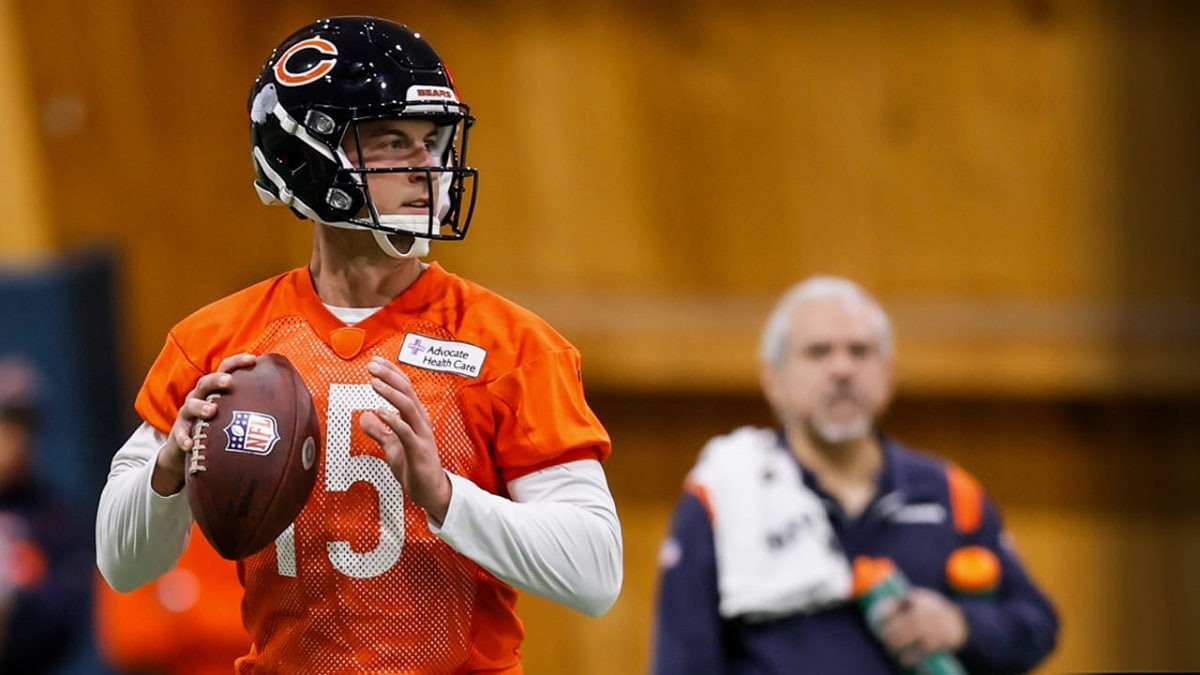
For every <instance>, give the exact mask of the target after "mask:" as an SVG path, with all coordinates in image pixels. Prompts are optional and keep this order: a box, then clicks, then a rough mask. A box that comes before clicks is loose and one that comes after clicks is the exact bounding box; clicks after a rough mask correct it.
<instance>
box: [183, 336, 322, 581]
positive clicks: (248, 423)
mask: <svg viewBox="0 0 1200 675" xmlns="http://www.w3.org/2000/svg"><path fill="white" fill-rule="evenodd" d="M231 378H232V379H231V382H230V384H229V387H228V388H227V389H224V390H221V391H220V392H214V393H213V394H210V395H209V397H208V399H209V400H210V401H213V402H214V403H216V405H217V414H216V416H214V417H213V418H212V419H210V420H206V421H201V422H198V423H197V424H196V426H195V428H194V429H193V434H192V436H193V439H194V440H195V441H196V442H195V445H194V447H193V449H192V450H191V451H190V452H189V457H188V459H187V463H186V465H185V467H186V474H185V476H186V478H185V480H186V483H187V496H188V503H189V504H190V505H191V507H192V516H193V517H194V518H195V519H196V524H197V525H199V526H200V531H201V532H203V533H204V536H205V537H207V538H208V541H209V542H210V543H211V544H212V545H213V548H215V549H216V550H217V553H219V554H221V556H222V557H224V558H227V559H229V560H240V559H242V558H245V557H246V556H248V555H251V554H253V553H257V552H258V551H261V550H262V549H264V548H266V546H267V545H268V544H270V543H271V542H272V541H274V540H275V538H276V537H278V536H279V534H280V533H281V532H283V531H284V530H286V529H287V527H288V526H289V525H291V524H292V521H294V520H295V519H296V516H298V515H299V514H300V511H301V509H303V508H304V504H305V502H307V501H308V496H309V494H310V493H311V492H312V489H313V485H314V484H315V483H316V480H317V465H318V463H319V462H318V460H319V455H320V452H321V442H320V436H321V430H320V423H319V422H318V420H317V410H316V408H315V407H314V406H313V401H312V396H311V395H310V394H309V392H308V387H306V386H305V385H304V380H303V379H301V377H300V374H299V373H298V372H296V369H295V367H293V366H292V364H291V362H290V361H288V360H287V358H286V357H284V356H282V355H280V354H263V355H261V356H259V357H258V360H257V361H256V363H255V364H254V366H252V367H250V368H243V369H239V370H235V371H233V373H232V374H231Z"/></svg>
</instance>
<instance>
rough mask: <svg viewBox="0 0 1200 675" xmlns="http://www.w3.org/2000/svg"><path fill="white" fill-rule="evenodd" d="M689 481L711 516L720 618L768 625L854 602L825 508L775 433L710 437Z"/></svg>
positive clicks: (748, 431) (745, 432)
mask: <svg viewBox="0 0 1200 675" xmlns="http://www.w3.org/2000/svg"><path fill="white" fill-rule="evenodd" d="M688 481H689V482H690V483H692V484H694V485H697V486H699V487H701V488H702V489H703V492H704V496H705V499H706V500H707V502H708V505H709V508H710V509H711V511H712V517H713V537H714V540H715V544H716V556H717V579H718V589H719V591H720V595H721V604H720V612H721V616H724V617H726V618H732V617H739V616H740V617H743V618H747V619H749V620H756V621H757V620H766V619H772V618H777V617H781V616H785V615H789V614H795V613H801V612H811V611H815V610H818V609H822V608H825V607H828V606H830V605H833V604H837V603H840V602H844V601H846V600H848V599H849V598H850V584H851V575H850V565H849V563H847V561H846V557H845V555H844V554H843V553H842V550H841V547H840V546H839V545H838V544H837V539H836V537H835V535H834V533H833V528H832V526H831V525H830V524H829V518H828V516H827V515H826V513H825V508H824V506H823V505H822V504H821V500H820V498H818V497H817V496H816V495H815V494H813V492H812V490H809V489H808V487H807V486H805V484H804V480H803V479H802V477H801V475H800V469H799V467H798V466H797V465H796V460H795V459H794V458H793V457H792V455H791V453H790V452H789V451H787V450H786V449H785V448H781V447H780V446H779V439H778V436H777V435H776V432H774V431H772V430H770V429H758V428H752V427H741V428H739V429H736V430H734V431H733V432H732V433H729V434H727V435H724V436H718V437H716V438H713V439H712V440H710V441H709V442H708V443H707V444H706V445H705V446H704V449H703V450H702V451H701V453H700V457H699V459H698V461H697V462H696V466H695V467H694V468H693V469H692V471H691V472H690V473H689V474H688Z"/></svg>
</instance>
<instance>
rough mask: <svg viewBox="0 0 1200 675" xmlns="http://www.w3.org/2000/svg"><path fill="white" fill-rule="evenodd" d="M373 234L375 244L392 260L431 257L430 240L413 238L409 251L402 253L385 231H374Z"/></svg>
mask: <svg viewBox="0 0 1200 675" xmlns="http://www.w3.org/2000/svg"><path fill="white" fill-rule="evenodd" d="M371 234H373V235H375V243H376V244H377V245H378V246H379V248H380V249H381V250H382V251H383V252H384V253H386V254H387V255H388V256H390V257H392V258H397V259H400V260H403V259H406V258H424V257H425V256H427V255H429V240H428V239H424V238H422V237H413V238H412V243H411V244H409V246H408V250H407V251H401V250H400V249H398V248H396V245H395V244H393V243H392V240H391V237H390V235H388V233H387V232H384V231H383V230H372V231H371Z"/></svg>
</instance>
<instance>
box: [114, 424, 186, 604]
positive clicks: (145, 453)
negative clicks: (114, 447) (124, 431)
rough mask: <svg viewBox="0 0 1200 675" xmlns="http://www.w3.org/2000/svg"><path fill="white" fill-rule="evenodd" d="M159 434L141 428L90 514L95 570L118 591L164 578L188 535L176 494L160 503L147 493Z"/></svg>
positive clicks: (117, 459) (117, 461)
mask: <svg viewBox="0 0 1200 675" xmlns="http://www.w3.org/2000/svg"><path fill="white" fill-rule="evenodd" d="M161 442H165V438H162V435H161V434H158V433H157V432H154V431H153V429H151V428H150V427H148V426H147V425H143V426H142V428H139V429H138V431H136V432H134V434H133V436H131V437H130V438H129V440H128V441H126V443H125V445H124V446H122V448H121V449H120V450H119V451H118V452H117V454H116V456H115V457H114V458H113V462H112V469H111V471H110V472H109V476H108V482H107V483H106V484H105V486H104V490H103V492H101V494H100V503H99V505H98V507H97V510H96V566H97V567H98V568H99V569H100V573H101V574H102V575H103V576H104V578H105V580H106V581H107V582H108V583H109V585H110V586H112V587H113V588H114V589H116V590H118V591H131V590H133V589H135V588H137V587H139V586H142V585H143V584H146V583H148V582H150V581H153V580H154V579H156V578H158V577H159V576H160V575H162V574H164V573H165V572H167V571H168V570H170V569H171V568H172V567H174V565H175V563H176V562H177V561H178V560H179V556H180V555H182V553H183V550H184V548H185V547H186V546H187V540H188V535H189V534H190V532H191V525H192V519H191V511H190V510H189V508H188V504H187V499H186V498H185V497H184V496H183V495H182V494H176V495H173V496H170V497H163V496H161V495H158V494H156V493H155V492H154V490H153V489H152V488H151V485H150V481H151V474H152V472H153V470H154V457H155V455H156V454H157V450H158V444H161Z"/></svg>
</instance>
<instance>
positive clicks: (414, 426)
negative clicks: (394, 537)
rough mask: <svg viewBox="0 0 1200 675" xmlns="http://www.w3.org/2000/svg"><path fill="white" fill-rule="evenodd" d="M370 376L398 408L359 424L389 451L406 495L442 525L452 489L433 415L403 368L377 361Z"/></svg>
mask: <svg viewBox="0 0 1200 675" xmlns="http://www.w3.org/2000/svg"><path fill="white" fill-rule="evenodd" d="M367 372H369V373H370V374H371V387H372V388H373V389H374V390H375V392H376V393H378V394H379V395H380V396H381V397H383V400H385V401H387V402H388V403H390V404H392V406H394V408H395V409H394V410H393V409H388V408H382V409H379V410H373V411H372V410H369V411H366V412H364V413H363V414H362V416H361V417H360V418H359V426H361V427H362V430H363V431H364V432H366V434H367V435H368V436H370V437H371V438H372V439H373V440H374V441H375V442H376V443H378V444H379V446H380V447H381V448H383V452H384V454H385V455H386V456H387V461H388V465H389V466H390V467H391V469H392V475H394V476H395V477H396V480H398V481H400V485H401V486H402V487H403V488H404V493H405V494H406V495H408V497H409V498H410V499H412V500H413V501H414V502H416V503H417V504H418V505H420V507H421V508H423V509H425V512H426V513H428V514H429V516H430V518H432V519H433V520H434V522H436V523H438V524H440V523H441V522H442V521H443V520H444V519H445V517H446V510H447V509H449V508H450V494H451V492H452V488H451V485H450V477H449V476H447V475H446V472H445V470H444V469H442V460H441V459H440V458H439V457H438V448H437V441H436V440H434V437H433V424H432V423H431V422H430V421H429V414H428V413H427V412H426V411H425V406H423V405H421V401H420V399H418V398H417V392H416V390H415V389H413V386H412V381H411V380H409V379H408V376H407V375H405V374H404V371H403V370H401V369H400V366H399V365H398V364H396V363H392V362H391V361H388V360H387V359H381V358H379V357H375V358H373V359H371V363H370V364H368V366H367Z"/></svg>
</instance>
